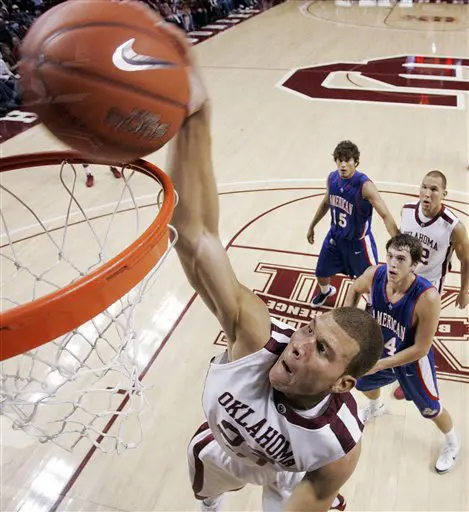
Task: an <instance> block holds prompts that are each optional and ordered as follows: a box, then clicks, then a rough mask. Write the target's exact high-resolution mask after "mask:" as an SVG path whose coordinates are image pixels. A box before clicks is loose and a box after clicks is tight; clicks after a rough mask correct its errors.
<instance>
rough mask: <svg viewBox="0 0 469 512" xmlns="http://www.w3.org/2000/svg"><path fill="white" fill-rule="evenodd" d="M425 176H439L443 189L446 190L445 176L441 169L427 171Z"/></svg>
mask: <svg viewBox="0 0 469 512" xmlns="http://www.w3.org/2000/svg"><path fill="white" fill-rule="evenodd" d="M427 176H431V177H432V178H440V179H441V183H442V185H443V190H446V176H445V175H444V174H443V173H442V172H441V171H438V170H437V169H435V170H434V171H428V172H427V174H425V176H424V177H425V178H426V177H427Z"/></svg>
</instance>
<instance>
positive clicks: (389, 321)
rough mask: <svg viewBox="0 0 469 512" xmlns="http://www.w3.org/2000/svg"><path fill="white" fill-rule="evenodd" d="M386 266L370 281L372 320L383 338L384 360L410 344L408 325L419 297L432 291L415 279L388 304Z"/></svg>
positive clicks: (411, 334) (427, 283) (412, 333)
mask: <svg viewBox="0 0 469 512" xmlns="http://www.w3.org/2000/svg"><path fill="white" fill-rule="evenodd" d="M387 281H388V280H387V266H386V265H380V266H379V267H378V268H377V269H376V271H375V275H374V278H373V285H372V287H371V304H372V306H373V316H374V318H375V320H376V321H377V322H378V324H379V325H380V326H381V331H382V333H383V337H384V353H383V355H384V357H388V356H392V355H393V354H395V353H396V352H400V351H401V350H404V349H406V348H408V347H410V346H412V345H413V344H414V338H415V328H414V326H413V325H412V320H413V316H414V310H415V305H416V304H417V300H418V299H419V297H420V296H421V295H422V294H423V293H424V292H426V291H427V290H428V289H429V288H431V287H432V284H431V283H430V281H428V280H427V279H425V278H424V277H422V276H416V277H415V281H414V282H413V283H412V284H411V286H410V288H409V289H408V290H407V292H406V293H405V295H404V297H402V298H401V299H399V300H398V301H397V302H396V303H394V304H392V303H391V302H390V301H389V299H388V296H387V293H386V283H387Z"/></svg>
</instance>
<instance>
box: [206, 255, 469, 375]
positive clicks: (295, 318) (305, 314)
mask: <svg viewBox="0 0 469 512" xmlns="http://www.w3.org/2000/svg"><path fill="white" fill-rule="evenodd" d="M255 272H256V273H258V274H263V275H264V276H265V277H266V283H265V286H264V288H263V289H262V290H254V293H255V294H256V295H257V296H258V297H259V298H260V299H262V300H263V301H264V303H265V304H266V306H267V308H268V309H269V313H270V315H271V316H273V317H275V318H277V319H279V320H281V321H282V322H285V323H287V324H289V325H291V326H292V327H293V328H295V329H298V328H300V327H303V326H305V325H306V324H307V323H309V322H310V321H311V319H312V318H314V317H315V316H317V315H321V314H322V313H324V312H326V311H329V310H330V309H332V308H335V307H340V306H343V305H344V302H345V297H346V295H347V292H348V290H349V288H350V286H351V284H352V281H351V280H350V279H349V278H348V277H345V276H334V277H333V278H332V280H331V283H332V285H333V286H335V287H336V289H337V294H336V295H335V296H334V297H331V298H330V299H328V301H327V302H326V304H325V306H323V307H320V308H312V307H311V300H312V298H313V296H314V295H315V294H316V293H317V292H318V291H319V286H318V284H317V281H316V278H315V277H314V274H313V272H312V271H311V269H310V268H300V267H292V266H285V265H278V264H273V263H259V264H258V265H257V267H256V269H255ZM458 291H459V290H458V289H457V288H455V287H446V288H445V291H444V293H443V295H442V298H441V306H442V311H441V317H440V322H439V325H438V330H437V332H436V334H435V339H434V343H433V350H434V353H435V364H436V369H437V374H438V377H439V378H440V379H444V380H451V381H455V382H467V383H469V359H468V357H467V351H465V350H464V347H463V346H462V344H463V343H467V342H468V341H469V322H468V319H467V316H465V311H463V310H460V309H457V308H455V307H454V303H455V301H456V298H457V295H458ZM214 343H215V344H216V345H226V338H225V335H224V333H223V332H220V333H219V334H218V336H217V338H216V340H215V342H214ZM464 354H466V356H465V355H464Z"/></svg>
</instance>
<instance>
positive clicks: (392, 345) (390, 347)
mask: <svg viewBox="0 0 469 512" xmlns="http://www.w3.org/2000/svg"><path fill="white" fill-rule="evenodd" d="M384 348H385V349H386V350H387V351H388V354H387V355H388V356H393V355H394V354H395V353H396V337H394V338H391V339H390V340H388V341H387V342H386V343H385V344H384Z"/></svg>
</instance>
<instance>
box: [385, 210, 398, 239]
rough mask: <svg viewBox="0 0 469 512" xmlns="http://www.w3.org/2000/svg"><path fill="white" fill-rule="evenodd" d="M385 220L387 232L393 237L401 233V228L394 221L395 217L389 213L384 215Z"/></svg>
mask: <svg viewBox="0 0 469 512" xmlns="http://www.w3.org/2000/svg"><path fill="white" fill-rule="evenodd" d="M383 222H384V225H385V227H386V230H387V232H388V233H389V234H390V235H391V236H392V237H393V236H396V235H397V234H398V233H399V228H398V227H397V224H396V222H395V221H394V217H393V216H392V215H391V214H389V215H386V216H385V217H383Z"/></svg>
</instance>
